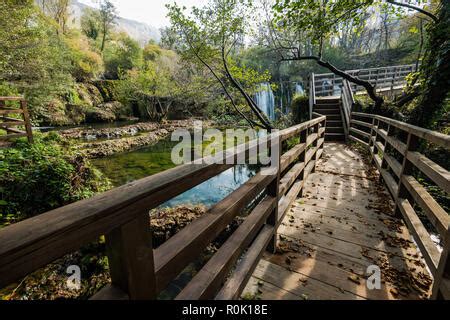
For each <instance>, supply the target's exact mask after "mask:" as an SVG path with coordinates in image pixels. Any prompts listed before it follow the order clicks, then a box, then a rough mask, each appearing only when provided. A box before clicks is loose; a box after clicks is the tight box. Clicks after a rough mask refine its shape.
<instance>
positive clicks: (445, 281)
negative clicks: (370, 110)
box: [349, 112, 450, 299]
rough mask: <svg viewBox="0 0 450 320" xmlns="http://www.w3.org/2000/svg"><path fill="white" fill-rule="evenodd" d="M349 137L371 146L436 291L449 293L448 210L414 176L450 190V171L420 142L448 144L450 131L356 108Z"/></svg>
mask: <svg viewBox="0 0 450 320" xmlns="http://www.w3.org/2000/svg"><path fill="white" fill-rule="evenodd" d="M351 115H352V116H351V128H350V136H349V138H350V139H351V140H353V141H357V142H359V143H362V144H363V145H365V146H367V147H368V148H369V149H370V152H371V155H372V159H373V162H374V163H375V165H376V167H377V168H378V170H379V171H380V174H381V177H382V179H383V181H384V183H385V184H386V186H387V187H388V190H389V191H390V193H391V195H392V197H393V199H394V201H395V204H396V210H397V213H398V214H399V215H402V216H403V218H404V220H405V222H406V224H407V226H408V229H409V230H410V232H411V233H412V235H413V237H414V239H415V241H416V242H417V245H418V246H419V248H420V251H421V252H422V255H423V257H424V259H425V261H426V263H427V266H428V268H429V270H430V271H431V273H432V275H433V278H434V284H433V297H435V298H436V297H443V298H445V299H450V259H449V249H450V230H449V221H450V219H449V213H448V212H446V211H445V210H444V209H443V208H442V207H441V206H440V205H439V204H438V202H437V201H436V200H435V199H434V198H433V196H432V195H431V194H430V193H429V192H428V191H427V189H426V188H425V187H424V186H423V185H422V184H421V183H420V182H419V181H418V180H417V179H416V178H415V175H416V174H419V176H424V177H426V178H428V179H429V180H431V181H433V183H434V184H435V185H436V186H437V188H439V190H441V192H444V193H447V194H448V193H449V192H450V173H449V171H447V169H444V168H443V167H441V166H439V165H438V164H436V163H435V162H433V161H432V160H430V159H429V158H427V157H426V156H425V155H423V154H421V153H419V151H418V148H419V146H420V144H421V143H431V144H433V145H435V146H438V147H441V148H444V149H445V150H449V149H450V136H448V135H444V134H441V133H438V132H434V131H431V130H427V129H423V128H419V127H416V126H413V125H410V124H406V123H404V122H400V121H396V120H392V119H389V118H385V117H382V116H378V115H372V114H366V113H357V112H352V114H351ZM415 208H416V209H417V208H420V209H421V211H422V212H423V213H424V214H425V215H426V217H427V219H428V220H429V222H430V223H431V224H432V225H433V226H434V228H435V229H436V230H437V232H438V233H439V235H440V237H441V238H442V239H443V243H444V250H443V252H442V253H440V252H439V251H438V249H437V247H436V245H435V244H434V243H433V241H432V240H431V237H430V234H429V232H428V231H427V230H426V228H425V227H424V225H423V223H422V222H421V220H420V219H419V217H418V215H417V213H416V210H415Z"/></svg>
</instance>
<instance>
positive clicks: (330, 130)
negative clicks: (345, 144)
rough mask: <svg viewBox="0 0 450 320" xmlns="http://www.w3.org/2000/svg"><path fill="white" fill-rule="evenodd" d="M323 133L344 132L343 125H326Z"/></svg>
mask: <svg viewBox="0 0 450 320" xmlns="http://www.w3.org/2000/svg"><path fill="white" fill-rule="evenodd" d="M325 133H341V134H344V127H329V126H328V125H327V127H326V128H325Z"/></svg>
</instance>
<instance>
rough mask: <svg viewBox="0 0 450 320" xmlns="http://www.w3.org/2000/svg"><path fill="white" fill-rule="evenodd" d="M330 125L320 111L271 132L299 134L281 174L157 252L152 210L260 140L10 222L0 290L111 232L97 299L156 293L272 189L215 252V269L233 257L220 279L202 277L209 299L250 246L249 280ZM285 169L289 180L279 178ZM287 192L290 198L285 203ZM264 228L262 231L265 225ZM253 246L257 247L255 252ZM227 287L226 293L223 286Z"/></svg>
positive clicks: (238, 194)
mask: <svg viewBox="0 0 450 320" xmlns="http://www.w3.org/2000/svg"><path fill="white" fill-rule="evenodd" d="M324 127H325V117H324V116H318V117H317V118H314V119H313V120H310V121H307V122H305V123H302V124H299V125H297V126H294V127H291V128H288V129H285V130H282V131H280V132H276V133H273V134H271V135H269V137H268V141H272V140H273V139H279V140H280V141H285V140H287V139H290V138H292V137H296V136H300V143H299V144H298V145H297V146H294V147H293V148H292V149H291V150H289V151H287V152H286V153H285V154H283V155H282V156H281V157H280V167H279V169H278V171H276V173H275V175H274V174H272V175H268V176H262V175H261V174H257V175H256V176H254V177H253V178H251V179H250V180H248V181H247V182H246V183H244V184H243V185H242V186H241V187H239V188H238V190H236V191H235V192H233V193H231V194H230V195H229V196H227V197H226V198H225V199H223V200H222V201H221V202H219V203H218V204H216V205H215V206H213V207H212V208H211V209H210V210H209V211H208V212H207V213H206V214H205V215H203V216H202V217H201V218H199V219H197V220H195V221H194V222H193V223H191V224H189V225H188V226H187V227H186V228H185V229H183V230H181V231H180V232H179V233H177V234H176V235H175V236H173V237H172V238H171V239H169V240H168V241H167V242H166V243H164V244H163V245H161V246H160V247H159V248H157V249H154V250H153V248H152V244H151V231H150V228H149V223H148V219H149V218H148V212H149V210H151V209H153V208H155V207H157V206H158V205H160V204H161V203H163V202H165V201H167V200H169V199H171V198H173V197H175V196H177V195H179V194H181V193H183V192H185V191H187V190H189V189H191V188H193V187H194V186H196V185H198V184H200V183H202V182H203V181H206V180H207V179H209V178H211V177H213V176H215V175H217V174H219V173H221V172H223V171H225V170H227V169H229V168H231V167H232V166H233V165H232V164H227V163H234V162H233V161H230V160H235V159H237V157H239V156H240V155H242V153H245V155H246V157H248V153H249V152H250V151H251V150H255V149H257V148H258V146H259V142H257V141H256V140H254V141H250V142H248V143H245V144H242V145H240V146H238V147H236V148H233V149H232V150H231V149H230V150H227V151H226V152H224V155H223V157H224V162H223V163H224V164H206V163H211V161H203V164H185V165H181V166H178V167H175V168H173V169H170V170H167V171H164V172H161V173H158V174H156V175H153V176H150V177H147V178H143V179H140V180H138V181H135V182H132V183H129V184H127V185H124V186H122V187H118V188H115V189H112V190H110V191H107V192H105V193H102V194H100V195H97V196H95V197H93V198H90V199H86V200H82V201H78V202H76V203H73V204H70V205H67V206H64V207H61V208H58V209H55V210H52V211H50V212H47V213H44V214H41V215H38V216H36V217H33V218H29V219H26V220H24V221H22V222H19V223H16V224H13V225H10V226H7V227H5V228H3V229H1V230H0V287H2V286H5V285H8V284H10V283H12V282H14V281H15V280H17V279H19V278H20V277H23V276H25V275H27V274H29V273H31V272H33V271H35V270H37V269H38V268H40V267H42V266H45V265H46V264H48V263H50V262H52V261H54V260H56V259H57V258H59V257H61V256H63V255H64V254H67V253H70V252H72V251H74V250H77V249H79V248H80V247H81V246H83V245H85V244H87V243H89V242H91V241H93V240H95V239H96V238H98V237H99V236H101V235H105V238H106V242H107V248H108V250H107V253H108V260H109V266H110V274H111V279H112V284H111V285H109V286H107V287H105V288H104V289H103V290H102V291H101V292H99V293H98V295H96V296H95V298H124V297H128V298H131V299H149V298H155V297H156V296H157V294H158V293H159V292H160V291H161V290H163V289H164V288H165V287H166V286H167V284H168V283H169V282H170V281H171V280H172V279H173V278H174V277H175V276H176V275H177V274H178V273H179V272H180V271H181V270H182V269H183V268H184V266H186V265H187V264H188V263H189V262H190V261H192V260H193V259H195V258H197V257H198V255H199V254H200V253H201V250H202V249H203V248H204V247H206V245H208V243H210V242H211V241H212V240H213V239H214V237H215V236H216V235H217V234H218V233H220V232H221V231H222V230H223V229H224V228H225V227H226V226H227V225H228V224H229V223H230V222H231V220H232V219H233V218H234V217H235V216H236V215H237V214H239V212H240V211H242V210H243V209H244V208H245V207H246V206H248V205H249V204H250V203H252V202H254V201H255V198H256V197H257V196H258V195H260V194H261V193H265V194H267V195H266V196H265V197H263V199H262V200H261V201H262V202H260V204H259V205H256V207H255V209H254V210H253V211H252V212H253V213H254V215H252V217H253V218H254V220H250V221H253V222H252V223H250V222H248V223H246V224H244V225H242V226H240V227H239V228H238V229H237V231H236V232H238V233H237V234H236V235H235V236H233V237H232V238H231V239H234V240H232V243H229V244H227V245H226V246H225V247H224V248H225V249H226V248H228V249H226V250H225V249H223V250H222V251H220V250H219V252H218V253H216V254H219V256H217V257H216V258H214V260H213V261H212V262H211V263H210V264H209V265H208V268H212V267H211V265H212V264H214V263H215V261H227V265H226V267H225V268H221V269H220V272H219V273H218V274H217V276H216V277H215V278H214V281H212V280H208V279H209V278H208V277H205V278H202V279H207V282H208V283H209V284H208V286H207V289H208V290H207V291H206V292H207V293H208V294H207V296H208V297H210V296H211V295H212V294H215V293H217V291H218V290H221V289H220V286H217V284H218V283H223V282H224V281H225V280H226V277H227V276H228V272H227V270H229V269H228V268H229V267H230V266H233V265H234V263H235V262H236V259H237V257H239V255H240V254H242V253H243V251H244V250H246V249H248V250H247V254H246V255H245V256H244V257H243V259H242V262H243V265H239V266H237V267H236V270H240V271H239V273H237V274H236V276H237V277H239V278H242V277H247V276H248V277H249V274H251V272H252V271H253V269H254V266H256V265H255V259H259V257H260V256H261V250H265V249H266V247H267V246H268V245H269V247H273V244H272V245H270V243H271V241H275V240H276V237H275V234H274V233H276V229H277V227H278V222H279V220H280V217H283V216H284V215H285V213H286V212H287V211H288V210H289V207H290V205H291V204H292V202H293V200H294V195H295V197H296V196H297V195H298V193H299V192H300V190H301V189H302V186H303V182H304V179H306V178H307V175H308V173H309V172H311V171H313V170H314V166H315V163H316V161H317V159H318V158H319V157H320V155H321V153H322V152H321V151H322V150H323V141H324V139H323V136H324V130H323V128H324ZM265 143H267V142H265ZM280 145H281V144H280ZM308 147H310V148H308ZM214 158H217V156H215V157H214ZM297 159H300V162H299V163H296V161H297ZM203 160H205V159H203ZM227 160H228V161H227ZM285 174H286V175H287V176H288V177H289V178H288V179H281V178H280V177H279V176H284V175H285ZM280 190H281V193H280ZM283 195H284V196H285V197H283V200H282V201H281V199H282V196H283ZM270 197H272V198H273V199H276V201H275V203H276V205H275V207H274V208H272V205H270V206H269V207H267V206H266V204H271V203H272V202H271V200H270V199H271V198H270ZM266 209H267V210H266ZM255 210H256V211H255ZM253 218H252V219H253ZM249 225H251V226H252V227H251V228H252V232H251V234H250V235H251V236H250V235H248V236H245V234H246V233H245V232H244V231H242V230H244V229H242V228H247V227H248V226H249ZM262 225H264V228H262V229H261V228H260V226H262ZM269 230H270V232H272V236H271V237H270V239H271V240H270V239H268V238H267V235H268V232H269ZM236 239H239V240H236ZM230 241H231V240H230ZM249 246H250V247H249ZM251 248H254V249H255V250H259V252H257V253H250V252H249V250H250V249H251ZM230 250H231V251H230ZM224 259H225V260H224ZM214 268H216V267H214ZM208 270H209V269H208ZM215 270H216V269H215ZM243 270H245V272H246V273H245V274H244V273H243ZM205 272H206V269H205ZM199 274H200V275H201V274H205V273H204V272H203V273H202V272H200V273H199ZM233 279H235V278H233V275H232V276H231V277H230V278H229V280H228V281H227V285H228V287H227V289H226V290H227V291H226V292H228V293H230V292H233V294H234V295H235V294H237V293H238V292H240V290H241V289H242V288H240V287H239V288H236V287H235V285H236V284H235V282H233V281H234V280H233ZM219 280H220V281H219ZM217 281H219V282H217ZM199 283H200V282H199ZM201 283H203V282H201ZM205 286H206V284H205ZM210 286H211V287H210ZM186 290H188V291H185V292H191V293H192V294H188V295H181V296H180V298H182V297H198V298H201V297H203V296H204V295H206V293H204V294H203V293H202V294H201V295H198V294H197V293H195V292H197V291H196V290H194V291H189V290H191V289H186ZM221 292H222V294H224V293H223V292H224V291H223V290H222V291H221ZM194 293H195V294H194ZM228 293H227V294H228ZM212 297H214V295H213V296H212Z"/></svg>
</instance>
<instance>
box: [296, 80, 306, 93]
mask: <svg viewBox="0 0 450 320" xmlns="http://www.w3.org/2000/svg"><path fill="white" fill-rule="evenodd" d="M295 94H297V95H300V96H303V95H304V94H305V90H304V89H303V87H302V85H301V84H300V83H298V82H296V83H295Z"/></svg>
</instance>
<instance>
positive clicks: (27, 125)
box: [20, 100, 33, 143]
mask: <svg viewBox="0 0 450 320" xmlns="http://www.w3.org/2000/svg"><path fill="white" fill-rule="evenodd" d="M20 107H21V108H22V110H23V120H24V121H25V130H26V131H27V136H28V142H29V143H33V131H32V129H31V121H30V116H29V114H28V104H27V101H26V100H21V101H20Z"/></svg>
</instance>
